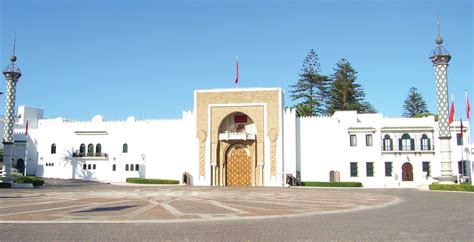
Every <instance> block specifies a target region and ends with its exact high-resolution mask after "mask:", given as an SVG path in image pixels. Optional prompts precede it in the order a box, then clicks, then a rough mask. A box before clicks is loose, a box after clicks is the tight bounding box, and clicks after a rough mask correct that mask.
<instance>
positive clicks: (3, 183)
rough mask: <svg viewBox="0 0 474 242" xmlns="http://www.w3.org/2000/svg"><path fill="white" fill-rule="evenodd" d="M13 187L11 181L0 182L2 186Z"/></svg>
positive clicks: (0, 186)
mask: <svg viewBox="0 0 474 242" xmlns="http://www.w3.org/2000/svg"><path fill="white" fill-rule="evenodd" d="M10 187H12V184H11V183H8V182H0V188H10Z"/></svg>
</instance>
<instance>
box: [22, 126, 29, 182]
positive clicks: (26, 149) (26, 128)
mask: <svg viewBox="0 0 474 242" xmlns="http://www.w3.org/2000/svg"><path fill="white" fill-rule="evenodd" d="M28 121H29V120H28V119H27V120H26V127H25V139H26V145H25V171H24V172H23V175H24V176H26V174H27V173H26V170H27V168H28Z"/></svg>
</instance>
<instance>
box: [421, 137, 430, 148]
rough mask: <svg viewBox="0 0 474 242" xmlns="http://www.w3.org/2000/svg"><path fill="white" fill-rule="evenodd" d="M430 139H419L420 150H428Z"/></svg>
mask: <svg viewBox="0 0 474 242" xmlns="http://www.w3.org/2000/svg"><path fill="white" fill-rule="evenodd" d="M430 149H431V147H430V140H429V139H421V150H430Z"/></svg>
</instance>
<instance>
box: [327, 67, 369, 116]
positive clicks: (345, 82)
mask: <svg viewBox="0 0 474 242" xmlns="http://www.w3.org/2000/svg"><path fill="white" fill-rule="evenodd" d="M331 78H332V85H331V90H330V95H329V103H328V109H327V114H333V113H334V112H335V111H338V110H356V111H358V112H359V113H374V112H376V110H375V108H374V107H373V106H372V104H370V103H369V102H367V101H365V92H364V88H362V86H361V85H360V84H357V83H356V80H357V71H356V70H354V68H352V66H351V63H349V61H347V60H346V59H344V58H343V59H341V60H340V61H339V62H338V63H337V64H336V67H335V68H334V74H333V75H332V76H331Z"/></svg>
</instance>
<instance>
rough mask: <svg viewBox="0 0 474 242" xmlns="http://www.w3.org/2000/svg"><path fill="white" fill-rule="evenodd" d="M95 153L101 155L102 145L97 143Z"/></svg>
mask: <svg viewBox="0 0 474 242" xmlns="http://www.w3.org/2000/svg"><path fill="white" fill-rule="evenodd" d="M95 153H96V154H98V155H100V153H102V145H100V144H97V145H96V146H95Z"/></svg>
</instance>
